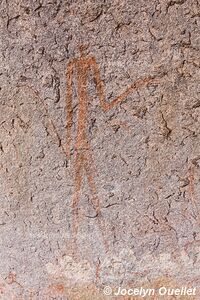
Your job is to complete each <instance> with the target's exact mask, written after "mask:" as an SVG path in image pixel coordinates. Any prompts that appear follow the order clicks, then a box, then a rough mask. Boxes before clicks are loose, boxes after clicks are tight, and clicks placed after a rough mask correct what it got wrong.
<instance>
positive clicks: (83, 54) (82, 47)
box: [79, 44, 88, 57]
mask: <svg viewBox="0 0 200 300" xmlns="http://www.w3.org/2000/svg"><path fill="white" fill-rule="evenodd" d="M87 49H88V45H87V44H81V45H79V51H80V55H81V57H82V56H85V52H86V50H87Z"/></svg>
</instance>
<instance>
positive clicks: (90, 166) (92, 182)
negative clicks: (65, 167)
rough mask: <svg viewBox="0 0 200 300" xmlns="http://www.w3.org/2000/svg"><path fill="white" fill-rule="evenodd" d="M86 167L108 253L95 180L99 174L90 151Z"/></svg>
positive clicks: (93, 201)
mask: <svg viewBox="0 0 200 300" xmlns="http://www.w3.org/2000/svg"><path fill="white" fill-rule="evenodd" d="M84 167H85V171H86V176H87V180H88V184H89V188H90V191H91V195H92V199H91V202H92V206H93V207H94V209H95V211H96V215H97V220H98V224H99V228H100V231H101V233H102V236H103V242H104V246H105V249H106V251H108V243H107V240H106V226H105V224H104V221H103V219H102V216H101V209H100V203H99V198H98V193H97V189H96V185H95V180H94V178H95V174H97V173H96V172H95V169H94V162H93V159H92V154H91V151H90V150H89V149H88V150H87V154H85V164H84Z"/></svg>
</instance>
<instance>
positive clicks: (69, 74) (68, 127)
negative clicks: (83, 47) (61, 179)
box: [66, 62, 74, 158]
mask: <svg viewBox="0 0 200 300" xmlns="http://www.w3.org/2000/svg"><path fill="white" fill-rule="evenodd" d="M73 67H74V63H73V62H70V63H69V64H68V66H67V72H66V80H67V94H66V110H67V124H66V130H67V142H66V155H67V157H68V158H69V156H70V144H71V128H72V123H73V108H72V94H73V88H72V76H73Z"/></svg>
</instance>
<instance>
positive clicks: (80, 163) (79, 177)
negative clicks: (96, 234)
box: [72, 153, 84, 254]
mask: <svg viewBox="0 0 200 300" xmlns="http://www.w3.org/2000/svg"><path fill="white" fill-rule="evenodd" d="M83 168H84V156H83V155H82V154H81V153H77V154H76V158H75V168H74V172H75V174H74V195H73V200H72V210H73V211H72V240H73V245H72V248H73V249H72V250H73V252H74V251H77V247H76V238H77V233H78V226H79V215H78V203H79V200H80V193H81V186H82V182H83ZM73 254H75V253H73Z"/></svg>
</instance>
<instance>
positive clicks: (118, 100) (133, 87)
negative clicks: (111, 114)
mask: <svg viewBox="0 0 200 300" xmlns="http://www.w3.org/2000/svg"><path fill="white" fill-rule="evenodd" d="M92 66H93V69H94V76H95V81H96V85H97V92H98V96H99V99H100V104H101V107H102V108H103V109H104V110H105V111H108V110H109V109H111V108H113V107H115V106H116V105H117V104H119V103H121V102H122V101H124V100H125V99H126V97H127V96H128V95H129V94H130V93H131V92H132V91H134V90H136V89H137V88H139V87H141V86H145V85H147V84H148V83H150V82H152V81H153V80H154V77H151V76H149V77H145V78H143V79H138V80H137V81H135V83H133V84H132V85H131V86H130V87H129V88H128V89H127V90H126V91H124V92H123V93H122V94H121V95H119V96H118V97H116V98H115V99H114V100H112V101H111V102H110V103H109V102H106V100H105V93H104V86H103V82H102V80H101V77H100V71H99V68H98V65H97V63H96V61H95V59H92Z"/></svg>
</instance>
